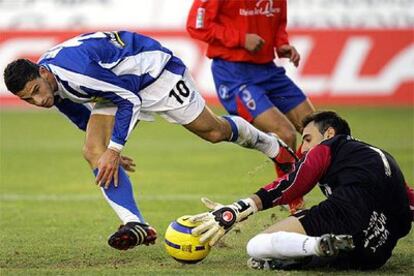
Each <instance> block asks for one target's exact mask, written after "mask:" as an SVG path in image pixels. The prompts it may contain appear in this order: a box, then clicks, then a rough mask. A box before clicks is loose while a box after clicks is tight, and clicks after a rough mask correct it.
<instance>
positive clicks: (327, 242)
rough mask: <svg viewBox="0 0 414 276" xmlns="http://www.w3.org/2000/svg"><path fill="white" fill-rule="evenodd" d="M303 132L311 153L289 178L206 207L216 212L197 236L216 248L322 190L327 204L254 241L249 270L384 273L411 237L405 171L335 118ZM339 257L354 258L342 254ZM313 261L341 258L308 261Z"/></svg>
mask: <svg viewBox="0 0 414 276" xmlns="http://www.w3.org/2000/svg"><path fill="white" fill-rule="evenodd" d="M304 126H305V128H304V130H303V145H302V150H303V151H304V152H307V153H306V155H305V156H304V157H303V158H302V159H301V160H300V162H298V163H296V164H295V166H294V170H293V171H292V172H291V173H289V175H286V176H285V177H283V178H279V179H277V180H276V181H274V182H272V183H270V184H268V185H266V186H264V187H263V188H261V189H260V190H258V191H257V192H256V193H255V194H254V195H252V196H251V197H249V198H247V199H243V200H239V201H237V202H235V203H233V204H231V205H227V206H223V205H221V204H218V203H214V202H211V201H209V200H208V199H203V201H204V202H205V204H206V206H207V207H209V208H211V209H213V210H212V211H211V212H208V213H203V214H200V215H195V216H193V217H192V220H193V221H200V222H203V224H202V225H200V226H198V227H197V228H195V229H194V230H193V233H194V234H195V235H198V234H201V240H203V241H204V240H209V239H210V244H212V245H214V244H215V242H216V241H217V240H218V239H219V238H220V237H221V236H223V235H224V234H225V233H226V232H227V231H229V230H230V229H231V228H232V227H233V226H234V225H235V224H236V223H237V222H239V221H242V220H244V219H246V218H247V217H248V216H250V215H252V214H253V213H256V212H257V211H260V210H265V209H268V208H271V207H272V206H276V205H279V204H285V203H286V202H289V200H290V199H292V198H295V197H297V196H301V195H304V194H306V193H308V192H309V191H310V190H311V189H312V188H313V187H314V186H315V185H316V184H317V183H319V187H320V188H321V190H322V192H323V193H324V194H325V196H326V197H327V199H326V200H324V201H322V202H321V203H319V204H318V205H316V206H313V207H311V208H310V209H309V210H303V211H299V212H297V213H296V214H295V215H294V216H290V217H288V218H286V219H284V220H282V221H280V222H278V223H276V224H274V225H272V226H271V227H269V228H268V229H267V230H265V231H264V232H263V233H261V234H258V235H257V236H255V237H254V238H253V239H251V240H250V241H249V243H248V244H247V252H248V254H249V255H250V256H251V257H252V259H250V260H249V262H248V264H249V266H251V267H252V268H257V269H264V268H273V269H283V268H296V269H297V268H300V267H304V266H305V265H308V266H311V265H321V264H322V263H324V264H329V265H332V266H335V267H338V268H339V267H340V268H354V269H355V268H357V269H375V268H378V267H380V266H382V265H383V264H385V262H386V261H387V260H388V259H389V258H390V256H391V253H392V250H393V249H394V247H395V245H396V243H397V241H398V239H400V238H401V237H404V236H405V235H407V234H408V233H409V231H410V229H411V220H412V218H413V217H412V213H411V212H410V208H409V200H408V197H407V190H406V188H405V180H404V176H403V174H402V172H401V170H400V168H399V167H398V165H397V163H396V161H395V160H394V158H393V157H392V156H391V155H390V154H388V153H387V152H385V151H383V150H381V149H379V148H376V147H374V146H371V145H369V144H366V143H364V142H360V141H357V140H355V139H353V138H352V137H351V136H350V134H351V131H350V128H349V125H348V123H347V122H346V121H345V120H343V119H342V118H341V117H339V116H338V115H337V114H336V113H334V112H320V113H315V114H313V115H309V116H308V117H306V118H305V119H304ZM342 250H346V251H349V252H346V253H342V254H339V253H340V251H342ZM311 256H319V257H326V256H330V257H334V256H337V258H331V259H326V258H325V259H322V260H321V259H317V258H316V260H315V259H313V260H312V258H305V257H311ZM321 261H324V262H321Z"/></svg>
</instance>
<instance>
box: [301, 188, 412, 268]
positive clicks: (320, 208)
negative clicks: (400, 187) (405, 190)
mask: <svg viewBox="0 0 414 276" xmlns="http://www.w3.org/2000/svg"><path fill="white" fill-rule="evenodd" d="M405 200H407V202H408V199H405ZM398 201H399V202H398ZM401 202H402V203H401ZM389 204H392V206H391V205H387V204H386V203H384V202H379V200H378V194H375V193H373V191H369V190H368V189H367V188H366V187H364V186H363V185H361V186H356V185H347V186H343V187H338V188H337V189H335V191H334V192H333V194H332V195H331V196H330V197H329V198H328V199H326V200H325V201H322V202H321V203H320V204H318V205H316V206H313V207H311V208H310V209H308V210H303V211H299V212H297V213H295V214H294V216H295V217H297V218H298V219H299V221H300V222H301V224H302V226H303V228H304V229H305V231H306V234H308V235H310V236H321V235H323V234H327V233H332V234H348V235H352V237H353V240H354V245H355V250H353V251H352V252H350V253H344V254H342V255H340V256H339V257H338V258H337V259H336V260H333V261H332V262H330V265H331V266H334V267H338V268H354V269H374V268H378V267H380V266H382V265H383V264H385V262H386V261H387V260H388V259H389V258H390V256H391V253H392V250H393V249H394V247H395V245H396V243H397V241H398V239H400V238H401V237H403V236H405V235H407V234H408V233H409V231H410V229H411V214H410V210H409V207H408V203H407V204H406V202H404V195H402V198H398V199H395V201H393V202H390V203H389Z"/></svg>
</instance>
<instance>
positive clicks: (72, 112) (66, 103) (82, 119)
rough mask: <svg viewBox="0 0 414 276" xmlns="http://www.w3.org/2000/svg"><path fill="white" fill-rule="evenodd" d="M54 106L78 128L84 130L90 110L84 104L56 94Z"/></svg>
mask: <svg viewBox="0 0 414 276" xmlns="http://www.w3.org/2000/svg"><path fill="white" fill-rule="evenodd" d="M55 107H56V108H57V109H58V110H59V111H60V112H61V113H63V114H64V115H65V116H66V117H67V118H69V119H70V120H71V121H72V122H73V123H74V124H75V125H77V126H78V128H79V129H81V130H83V131H85V130H86V126H87V125H88V121H89V117H90V115H91V110H90V109H89V108H88V107H87V106H86V105H85V104H80V103H75V102H72V101H70V100H68V99H62V98H60V97H57V96H56V97H55Z"/></svg>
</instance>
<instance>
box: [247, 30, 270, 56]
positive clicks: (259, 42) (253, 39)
mask: <svg viewBox="0 0 414 276" xmlns="http://www.w3.org/2000/svg"><path fill="white" fill-rule="evenodd" d="M264 43H265V40H264V39H263V38H261V37H260V36H259V35H257V34H246V37H245V42H244V48H245V49H246V50H247V51H250V52H253V53H255V52H257V51H260V50H261V49H262V48H263V45H264Z"/></svg>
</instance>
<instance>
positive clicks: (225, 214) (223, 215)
mask: <svg viewBox="0 0 414 276" xmlns="http://www.w3.org/2000/svg"><path fill="white" fill-rule="evenodd" d="M201 201H202V202H203V203H204V205H206V206H207V208H209V209H211V210H212V211H210V212H206V213H201V214H198V215H194V216H192V217H190V219H189V220H190V221H191V222H194V223H196V222H199V223H201V224H200V225H199V226H197V227H195V228H194V229H193V230H192V234H193V235H194V236H200V242H205V241H207V240H210V241H209V244H210V246H213V245H214V244H215V243H216V242H217V241H218V240H219V239H220V238H221V237H222V236H224V234H226V233H227V232H228V231H229V230H230V229H231V228H233V226H234V225H235V224H236V223H238V222H240V221H242V220H245V219H247V217H248V216H250V215H252V214H254V213H256V212H257V206H256V203H255V202H254V201H253V200H252V199H251V198H246V199H241V200H239V201H237V202H234V203H233V204H230V205H225V206H224V205H222V204H220V203H216V202H213V201H211V200H210V199H208V198H206V197H203V198H201Z"/></svg>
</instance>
